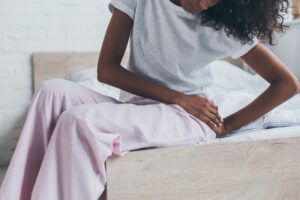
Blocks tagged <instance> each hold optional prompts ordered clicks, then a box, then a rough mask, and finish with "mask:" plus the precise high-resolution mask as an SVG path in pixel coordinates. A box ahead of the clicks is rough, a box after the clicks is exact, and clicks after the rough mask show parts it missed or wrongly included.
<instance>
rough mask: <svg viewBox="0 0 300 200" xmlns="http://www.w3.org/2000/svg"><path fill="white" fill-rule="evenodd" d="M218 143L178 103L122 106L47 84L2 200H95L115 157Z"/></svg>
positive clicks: (68, 85)
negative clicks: (142, 150) (150, 149)
mask: <svg viewBox="0 0 300 200" xmlns="http://www.w3.org/2000/svg"><path fill="white" fill-rule="evenodd" d="M214 138H215V134H214V132H213V131H212V130H211V129H210V128H209V127H208V126H207V125H206V124H204V123H203V122H201V121H200V120H198V119H196V118H195V117H193V116H191V115H190V114H188V113H187V112H185V111H184V110H183V109H182V108H181V107H179V106H178V105H175V104H174V105H173V104H172V105H167V104H163V103H156V104H146V105H136V104H132V103H129V102H126V103H124V102H119V101H117V100H114V99H113V98H110V97H107V96H104V95H101V94H99V93H96V92H94V91H92V90H90V89H87V88H85V87H83V86H80V85H78V84H75V83H72V82H70V81H66V80H62V79H54V80H49V81H45V82H44V83H43V85H42V86H41V87H40V89H39V90H38V91H37V92H36V93H35V94H34V97H33V101H32V103H31V106H30V108H29V111H28V115H27V119H26V121H25V124H24V127H23V130H22V133H21V135H20V138H19V141H18V144H17V147H16V150H15V152H14V155H13V158H12V160H11V162H10V165H9V168H8V171H7V173H6V176H5V178H4V180H3V183H2V186H1V189H0V199H1V200H30V199H32V200H97V199H98V198H99V197H100V196H101V194H102V193H103V191H104V189H105V184H106V174H105V161H106V160H107V158H108V157H109V156H111V155H112V154H116V155H119V156H122V155H124V154H125V153H126V152H127V151H130V150H133V149H139V148H145V147H166V146H174V145H182V144H197V143H200V142H206V141H209V140H212V139H214ZM124 167H126V166H124Z"/></svg>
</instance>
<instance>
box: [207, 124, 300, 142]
mask: <svg viewBox="0 0 300 200" xmlns="http://www.w3.org/2000/svg"><path fill="white" fill-rule="evenodd" d="M292 137H300V126H289V127H280V128H272V129H261V130H255V131H245V132H238V133H234V134H232V135H229V136H226V137H224V138H217V139H216V140H213V141H210V142H208V144H215V143H229V142H246V141H254V140H255V141H257V140H266V139H282V138H292Z"/></svg>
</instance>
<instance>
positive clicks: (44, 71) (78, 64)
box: [32, 52, 99, 90]
mask: <svg viewBox="0 0 300 200" xmlns="http://www.w3.org/2000/svg"><path fill="white" fill-rule="evenodd" d="M98 57H99V54H98V53H63V52H61V53H35V54H33V57H32V61H33V71H34V74H33V77H34V90H36V89H37V88H38V86H39V85H40V84H41V83H42V82H43V81H44V80H48V79H53V78H64V77H66V76H67V75H69V74H71V73H74V72H77V71H80V70H82V69H87V68H92V67H97V63H98Z"/></svg>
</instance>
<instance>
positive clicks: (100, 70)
mask: <svg viewBox="0 0 300 200" xmlns="http://www.w3.org/2000/svg"><path fill="white" fill-rule="evenodd" d="M106 71H107V69H106V68H105V67H104V66H102V65H98V67H97V79H98V81H99V82H102V83H105V82H106V81H107V78H106V77H107V76H106V73H107V72H106Z"/></svg>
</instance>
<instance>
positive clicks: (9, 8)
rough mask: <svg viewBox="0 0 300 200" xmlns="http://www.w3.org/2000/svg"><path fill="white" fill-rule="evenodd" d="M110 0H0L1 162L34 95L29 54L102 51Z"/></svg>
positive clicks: (6, 155)
mask: <svg viewBox="0 0 300 200" xmlns="http://www.w3.org/2000/svg"><path fill="white" fill-rule="evenodd" d="M109 1H110V0H89V1H86V0H44V1H39V0H1V1H0V96H1V98H0V165H4V164H6V163H7V162H8V160H9V159H10V156H11V152H12V151H11V149H12V148H13V147H14V146H15V143H16V141H17V138H18V135H19V133H20V130H21V127H22V124H23V123H24V116H25V113H26V110H27V108H28V105H29V103H30V99H31V96H32V69H31V54H32V53H33V52H49V51H96V52H97V51H100V47H101V44H102V40H103V37H104V34H105V29H106V27H107V24H108V22H109V19H110V16H111V14H110V13H109V11H108V9H107V4H108V3H109Z"/></svg>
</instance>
